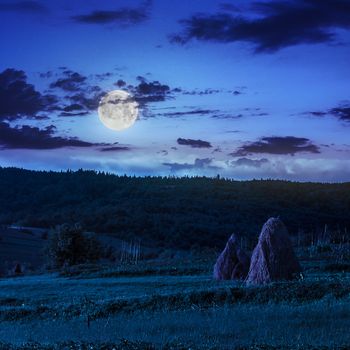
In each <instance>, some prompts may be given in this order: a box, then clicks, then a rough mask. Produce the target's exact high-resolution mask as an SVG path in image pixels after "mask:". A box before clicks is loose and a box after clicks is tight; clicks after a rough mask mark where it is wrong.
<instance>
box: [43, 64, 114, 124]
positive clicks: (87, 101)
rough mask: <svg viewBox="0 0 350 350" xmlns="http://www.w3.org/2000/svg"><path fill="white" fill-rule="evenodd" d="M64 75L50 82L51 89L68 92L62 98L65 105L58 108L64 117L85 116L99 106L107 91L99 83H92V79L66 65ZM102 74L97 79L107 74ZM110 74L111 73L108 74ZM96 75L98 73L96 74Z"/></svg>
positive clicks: (61, 100)
mask: <svg viewBox="0 0 350 350" xmlns="http://www.w3.org/2000/svg"><path fill="white" fill-rule="evenodd" d="M61 74H62V77H60V78H59V79H57V80H55V81H54V82H52V83H51V84H50V88H51V89H58V90H61V91H63V92H65V93H66V95H65V96H64V97H61V98H60V102H61V104H62V105H63V106H61V107H59V108H57V110H60V111H61V113H60V114H59V115H60V116H62V117H74V116H85V115H88V114H89V112H91V111H94V110H96V109H97V108H98V105H99V102H100V100H101V98H102V96H103V95H104V94H105V92H104V91H103V90H102V89H101V88H100V87H99V86H97V85H91V81H90V79H89V78H88V77H86V76H85V75H82V74H80V73H78V72H74V71H72V70H69V69H67V68H66V67H64V71H63V72H62V73H61ZM107 75H108V73H104V74H100V75H98V76H100V77H97V79H99V80H101V79H102V78H101V77H105V76H107ZM108 76H109V75H108ZM95 77H96V75H95Z"/></svg>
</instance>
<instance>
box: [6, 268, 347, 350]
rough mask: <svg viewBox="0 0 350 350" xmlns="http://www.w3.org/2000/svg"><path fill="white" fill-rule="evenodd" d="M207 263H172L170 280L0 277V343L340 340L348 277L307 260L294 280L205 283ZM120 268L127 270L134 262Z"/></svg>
mask: <svg viewBox="0 0 350 350" xmlns="http://www.w3.org/2000/svg"><path fill="white" fill-rule="evenodd" d="M211 263H212V262H211V261H207V262H203V263H202V265H200V264H199V265H198V268H200V271H201V273H199V274H198V273H195V272H194V274H193V275H186V269H185V265H184V264H179V263H177V264H178V265H177V266H178V270H177V275H173V276H169V275H164V276H159V275H149V276H136V277H133V276H129V277H122V276H120V271H121V268H118V269H114V274H113V269H111V268H108V269H107V270H105V269H101V270H91V271H90V273H87V274H85V276H84V277H83V276H76V277H62V276H58V275H54V274H53V275H41V276H31V277H30V276H28V277H22V278H12V279H2V280H0V322H1V327H0V342H1V341H3V342H6V343H13V344H17V345H18V344H21V343H23V342H28V341H37V342H40V343H44V344H45V343H46V344H54V343H58V342H64V341H74V342H77V343H78V342H82V341H85V342H87V343H88V342H92V343H94V344H95V345H94V346H95V348H98V347H97V345H96V344H97V343H99V342H113V343H116V344H120V339H122V338H126V339H128V340H129V341H133V342H147V343H151V344H154V345H157V346H158V347H160V346H164V345H165V344H176V346H177V347H175V348H181V347H179V346H180V345H179V344H187V346H190V345H191V344H192V345H193V344H195V345H196V346H197V347H199V348H213V347H217V348H220V349H222V348H227V347H232V346H233V345H235V346H251V345H252V344H260V345H261V344H267V345H269V346H284V347H286V346H289V347H290V348H295V347H296V345H297V344H299V345H302V348H303V347H304V346H305V347H306V346H314V347H316V346H320V345H325V346H327V347H329V348H330V347H332V346H345V345H349V344H350V334H349V332H348V331H347V330H348V327H349V325H350V299H349V295H350V274H349V273H346V272H341V273H325V272H324V270H323V269H322V268H321V265H320V262H319V261H308V268H307V271H305V273H306V279H305V280H304V281H297V282H291V283H277V284H272V285H269V286H265V287H245V286H243V285H241V284H239V283H233V282H224V283H217V282H214V281H212V280H211V276H210V275H209V271H210V269H211V266H212V265H211ZM159 264H160V265H162V263H161V262H160V263H159ZM304 266H306V265H305V264H304ZM159 268H161V267H160V266H159ZM163 268H165V267H163ZM124 270H125V271H129V272H130V274H131V272H132V271H133V270H134V268H132V267H125V268H124ZM146 270H147V267H146ZM107 271H108V274H107V273H106V272H107ZM187 272H188V271H187ZM183 273H185V274H183ZM113 275H114V276H117V277H110V276H113ZM104 276H109V277H104ZM118 276H119V277H118ZM88 317H89V319H90V320H91V321H90V322H91V323H90V328H88V325H87V318H88ZM77 343H75V346H78V345H77ZM130 346H131V345H130ZM132 346H134V345H132ZM140 346H141V347H140V348H144V345H140ZM131 348H138V347H137V345H135V347H131ZM192 348H195V347H193V346H192Z"/></svg>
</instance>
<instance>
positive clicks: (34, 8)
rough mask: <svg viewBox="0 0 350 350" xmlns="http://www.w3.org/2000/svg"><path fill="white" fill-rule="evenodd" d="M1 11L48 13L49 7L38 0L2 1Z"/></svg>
mask: <svg viewBox="0 0 350 350" xmlns="http://www.w3.org/2000/svg"><path fill="white" fill-rule="evenodd" d="M0 12H22V13H46V12H48V8H47V7H46V6H44V5H43V4H41V3H40V2H38V1H17V2H16V1H15V2H5V3H1V4H0Z"/></svg>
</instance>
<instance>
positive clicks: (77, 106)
mask: <svg viewBox="0 0 350 350" xmlns="http://www.w3.org/2000/svg"><path fill="white" fill-rule="evenodd" d="M83 109H84V107H83V106H82V105H80V104H78V103H73V104H71V105H68V106H66V107H64V108H63V111H64V112H76V111H82V110H83Z"/></svg>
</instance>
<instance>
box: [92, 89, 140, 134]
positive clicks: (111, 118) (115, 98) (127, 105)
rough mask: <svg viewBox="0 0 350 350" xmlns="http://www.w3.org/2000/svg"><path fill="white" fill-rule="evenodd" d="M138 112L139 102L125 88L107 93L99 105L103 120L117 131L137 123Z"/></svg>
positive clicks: (107, 125)
mask: <svg viewBox="0 0 350 350" xmlns="http://www.w3.org/2000/svg"><path fill="white" fill-rule="evenodd" d="M138 112H139V109H138V103H137V102H136V101H135V100H134V99H133V98H132V97H131V95H130V94H129V93H127V92H126V91H123V90H114V91H110V92H109V93H107V94H106V95H105V96H104V97H103V98H102V99H101V101H100V105H99V107H98V115H99V117H100V120H101V122H102V123H103V124H104V125H105V126H106V127H107V128H109V129H112V130H116V131H121V130H124V129H128V128H130V127H131V126H132V125H133V124H134V123H135V121H136V119H137V116H138Z"/></svg>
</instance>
